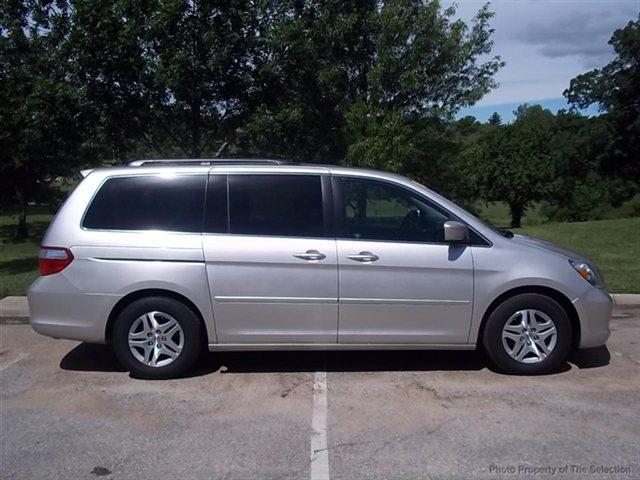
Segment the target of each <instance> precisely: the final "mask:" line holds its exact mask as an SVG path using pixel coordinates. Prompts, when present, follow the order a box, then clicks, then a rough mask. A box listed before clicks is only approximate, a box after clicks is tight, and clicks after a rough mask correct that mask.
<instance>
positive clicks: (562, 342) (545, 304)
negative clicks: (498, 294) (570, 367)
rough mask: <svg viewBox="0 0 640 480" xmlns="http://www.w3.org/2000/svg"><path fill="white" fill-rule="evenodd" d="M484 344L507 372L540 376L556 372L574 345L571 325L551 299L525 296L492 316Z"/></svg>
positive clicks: (515, 297) (508, 302)
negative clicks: (572, 343)
mask: <svg viewBox="0 0 640 480" xmlns="http://www.w3.org/2000/svg"><path fill="white" fill-rule="evenodd" d="M482 337H483V338H482V342H483V345H484V348H485V351H486V352H487V355H488V356H489V358H490V359H491V360H492V361H493V363H494V364H495V365H496V366H497V367H498V368H499V369H500V370H502V371H504V372H505V373H515V374H525V375H537V374H543V373H549V372H552V371H554V370H556V369H557V368H558V367H559V366H560V365H561V364H562V362H564V361H565V359H566V358H567V355H568V353H569V348H570V345H571V324H570V322H569V318H568V317H567V314H566V312H565V311H564V309H563V308H562V307H561V306H560V305H559V304H558V302H556V301H555V300H553V299H552V298H550V297H547V296H546V295H541V294H537V293H525V294H521V295H516V296H514V297H511V298H509V299H507V300H505V301H504V302H502V303H501V304H500V305H498V307H497V308H496V309H495V310H494V311H493V312H492V313H491V315H490V316H489V318H488V320H487V322H486V324H485V327H484V331H483V336H482Z"/></svg>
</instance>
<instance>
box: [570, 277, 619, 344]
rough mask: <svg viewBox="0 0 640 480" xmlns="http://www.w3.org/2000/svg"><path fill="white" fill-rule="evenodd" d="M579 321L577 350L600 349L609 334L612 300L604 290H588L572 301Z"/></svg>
mask: <svg viewBox="0 0 640 480" xmlns="http://www.w3.org/2000/svg"><path fill="white" fill-rule="evenodd" d="M573 306H574V307H575V309H576V311H577V312H578V317H579V319H580V342H579V344H578V347H579V348H591V347H600V346H602V345H604V344H605V343H606V341H607V340H608V339H609V335H610V334H611V330H610V329H609V321H610V320H611V311H612V310H613V300H612V298H611V296H610V295H609V294H608V293H607V292H605V291H604V290H600V289H599V288H590V289H589V290H588V291H587V292H586V293H585V294H584V295H582V296H580V297H578V298H576V299H575V300H574V301H573Z"/></svg>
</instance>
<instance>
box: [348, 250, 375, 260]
mask: <svg viewBox="0 0 640 480" xmlns="http://www.w3.org/2000/svg"><path fill="white" fill-rule="evenodd" d="M347 258H348V259H350V260H355V261H356V262H375V261H376V260H378V259H379V258H380V257H379V256H378V255H374V254H373V253H371V252H360V253H359V254H358V255H347Z"/></svg>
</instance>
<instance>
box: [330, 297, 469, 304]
mask: <svg viewBox="0 0 640 480" xmlns="http://www.w3.org/2000/svg"><path fill="white" fill-rule="evenodd" d="M340 303H344V304H349V305H352V304H358V305H360V304H376V305H466V304H468V303H471V302H470V301H469V300H428V299H422V298H341V299H340Z"/></svg>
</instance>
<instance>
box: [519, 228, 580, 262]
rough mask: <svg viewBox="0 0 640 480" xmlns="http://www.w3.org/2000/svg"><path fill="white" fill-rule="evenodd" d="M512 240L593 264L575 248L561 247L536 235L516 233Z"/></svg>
mask: <svg viewBox="0 0 640 480" xmlns="http://www.w3.org/2000/svg"><path fill="white" fill-rule="evenodd" d="M511 240H512V241H514V242H517V243H519V244H521V245H527V246H531V247H535V248H538V249H539V250H544V251H547V252H553V253H557V254H559V255H562V256H564V257H567V258H569V259H572V260H580V261H583V262H587V263H589V264H590V265H591V263H590V262H589V260H588V259H587V258H585V256H584V255H582V254H580V253H578V252H575V251H573V250H570V249H568V248H564V247H561V246H560V245H556V244H555V243H552V242H547V241H546V240H541V239H539V238H535V237H529V236H527V235H521V234H519V233H516V234H515V235H514V236H513V238H512V239H511Z"/></svg>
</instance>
